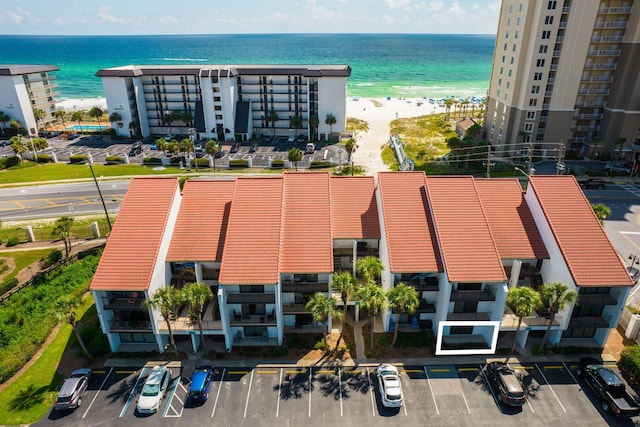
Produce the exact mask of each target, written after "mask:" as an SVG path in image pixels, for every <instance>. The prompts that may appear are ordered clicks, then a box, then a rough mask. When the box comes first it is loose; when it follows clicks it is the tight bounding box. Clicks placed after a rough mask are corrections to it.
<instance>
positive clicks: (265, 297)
mask: <svg viewBox="0 0 640 427" xmlns="http://www.w3.org/2000/svg"><path fill="white" fill-rule="evenodd" d="M275 302H276V295H275V294H258V293H256V294H253V293H239V294H229V295H228V296H227V304H275Z"/></svg>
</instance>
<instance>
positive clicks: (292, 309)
mask: <svg viewBox="0 0 640 427" xmlns="http://www.w3.org/2000/svg"><path fill="white" fill-rule="evenodd" d="M337 300H338V301H340V296H339V295H338V298H337ZM282 312H283V313H284V314H307V313H311V311H310V310H307V309H306V308H305V304H295V303H289V304H282Z"/></svg>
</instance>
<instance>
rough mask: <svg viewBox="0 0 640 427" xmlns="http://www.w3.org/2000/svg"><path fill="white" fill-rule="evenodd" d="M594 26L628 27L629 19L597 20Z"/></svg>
mask: <svg viewBox="0 0 640 427" xmlns="http://www.w3.org/2000/svg"><path fill="white" fill-rule="evenodd" d="M594 28H627V21H612V22H596V23H595V25H594Z"/></svg>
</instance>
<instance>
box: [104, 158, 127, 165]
mask: <svg viewBox="0 0 640 427" xmlns="http://www.w3.org/2000/svg"><path fill="white" fill-rule="evenodd" d="M105 161H106V162H107V164H108V165H119V164H120V163H122V162H124V159H123V158H122V156H107V157H106V158H105Z"/></svg>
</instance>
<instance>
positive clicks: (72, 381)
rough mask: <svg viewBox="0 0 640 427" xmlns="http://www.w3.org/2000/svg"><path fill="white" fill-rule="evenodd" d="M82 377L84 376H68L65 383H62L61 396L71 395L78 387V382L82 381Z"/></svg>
mask: <svg viewBox="0 0 640 427" xmlns="http://www.w3.org/2000/svg"><path fill="white" fill-rule="evenodd" d="M81 379H82V377H73V378H67V379H66V380H64V383H62V387H61V388H60V393H58V396H59V397H67V396H71V395H72V394H73V392H74V391H75V390H76V388H77V387H78V383H79V382H80V380H81Z"/></svg>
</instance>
